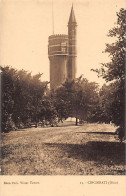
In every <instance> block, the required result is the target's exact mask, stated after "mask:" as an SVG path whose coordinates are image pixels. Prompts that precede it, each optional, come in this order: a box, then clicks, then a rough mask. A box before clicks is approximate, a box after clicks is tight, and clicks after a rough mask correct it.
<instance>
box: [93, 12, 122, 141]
mask: <svg viewBox="0 0 126 196" xmlns="http://www.w3.org/2000/svg"><path fill="white" fill-rule="evenodd" d="M117 17H118V19H117V26H116V27H114V28H113V29H111V30H110V31H109V34H108V36H110V37H115V38H116V41H115V43H112V44H106V49H105V52H107V53H109V56H110V58H111V61H110V62H109V63H103V64H102V67H101V69H100V70H96V71H97V72H98V74H99V76H102V77H103V78H104V79H105V80H106V82H111V83H113V85H114V88H115V90H114V93H113V94H112V96H113V101H112V103H111V104H110V109H111V114H112V122H113V123H114V124H115V125H117V126H119V128H118V132H119V138H120V140H122V138H123V137H124V136H125V62H126V10H125V9H123V8H121V9H120V11H119V12H118V13H117Z"/></svg>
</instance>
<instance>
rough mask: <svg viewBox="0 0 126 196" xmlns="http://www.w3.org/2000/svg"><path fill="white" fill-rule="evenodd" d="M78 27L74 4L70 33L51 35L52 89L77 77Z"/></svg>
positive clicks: (49, 53)
mask: <svg viewBox="0 0 126 196" xmlns="http://www.w3.org/2000/svg"><path fill="white" fill-rule="evenodd" d="M76 27H77V23H76V19H75V15H74V11H73V6H72V8H71V13H70V18H69V22H68V35H64V34H58V35H51V36H49V43H48V57H49V60H50V89H56V88H57V87H58V86H60V85H61V84H62V83H64V82H65V80H66V79H68V80H72V79H75V76H76V57H77V51H76Z"/></svg>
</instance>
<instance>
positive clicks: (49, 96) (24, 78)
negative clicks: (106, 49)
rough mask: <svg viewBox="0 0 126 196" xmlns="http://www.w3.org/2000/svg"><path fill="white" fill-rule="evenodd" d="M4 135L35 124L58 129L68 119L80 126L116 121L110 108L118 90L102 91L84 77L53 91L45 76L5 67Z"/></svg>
mask: <svg viewBox="0 0 126 196" xmlns="http://www.w3.org/2000/svg"><path fill="white" fill-rule="evenodd" d="M0 74H1V81H2V131H3V132H8V131H10V130H16V129H19V128H25V127H31V126H32V124H34V125H35V126H36V127H37V126H38V124H41V125H42V126H44V125H48V126H55V125H57V124H58V123H59V122H62V121H64V120H65V119H67V118H68V117H75V118H76V125H77V124H78V121H79V122H84V121H86V122H105V123H109V122H110V121H111V120H112V117H111V111H110V105H111V102H112V100H111V99H113V93H114V92H113V91H114V89H115V88H114V87H113V86H112V85H110V86H106V85H105V84H104V85H103V87H102V88H101V89H99V87H98V85H97V84H96V83H95V82H89V81H88V80H87V79H86V78H83V77H82V76H80V77H79V78H77V79H75V80H73V81H70V82H69V81H66V82H65V83H64V84H62V85H61V86H60V87H58V88H57V89H56V90H55V91H49V88H48V82H42V81H41V76H42V74H37V75H34V76H32V75H31V73H28V72H26V71H25V70H19V71H18V70H16V69H14V68H12V67H9V66H6V67H1V73H0Z"/></svg>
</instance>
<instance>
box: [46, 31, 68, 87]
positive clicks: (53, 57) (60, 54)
mask: <svg viewBox="0 0 126 196" xmlns="http://www.w3.org/2000/svg"><path fill="white" fill-rule="evenodd" d="M48 54H49V60H50V89H55V88H56V87H58V86H59V85H61V84H62V83H63V82H65V80H66V78H67V61H68V35H51V36H49V45H48Z"/></svg>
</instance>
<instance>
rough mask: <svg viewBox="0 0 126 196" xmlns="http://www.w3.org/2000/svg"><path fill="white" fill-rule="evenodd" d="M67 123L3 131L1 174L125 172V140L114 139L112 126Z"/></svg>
mask: <svg viewBox="0 0 126 196" xmlns="http://www.w3.org/2000/svg"><path fill="white" fill-rule="evenodd" d="M67 124H68V122H67ZM67 124H65V125H64V127H49V128H31V129H26V130H21V131H15V132H10V133H8V134H2V174H4V175H124V174H125V156H124V155H125V152H124V150H125V143H120V142H119V141H118V140H117V138H115V135H114V131H115V127H114V126H112V125H105V124H85V125H83V126H77V127H76V126H67Z"/></svg>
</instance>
